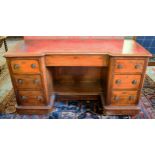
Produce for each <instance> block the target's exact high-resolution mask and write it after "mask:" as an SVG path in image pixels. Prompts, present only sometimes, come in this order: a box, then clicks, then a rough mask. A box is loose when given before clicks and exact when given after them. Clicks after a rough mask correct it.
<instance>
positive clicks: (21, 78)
mask: <svg viewBox="0 0 155 155" xmlns="http://www.w3.org/2000/svg"><path fill="white" fill-rule="evenodd" d="M13 78H14V80H15V84H16V87H17V88H18V89H42V82H41V77H40V75H14V76H13Z"/></svg>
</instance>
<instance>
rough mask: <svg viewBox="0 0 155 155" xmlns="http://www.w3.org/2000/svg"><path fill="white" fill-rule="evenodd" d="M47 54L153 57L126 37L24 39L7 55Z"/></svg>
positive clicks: (38, 55) (34, 55) (33, 55)
mask: <svg viewBox="0 0 155 155" xmlns="http://www.w3.org/2000/svg"><path fill="white" fill-rule="evenodd" d="M45 55H109V56H125V57H126V56H131V57H132V56H136V57H142V56H144V57H151V56H152V54H151V53H150V52H149V51H147V50H146V49H145V48H144V47H142V46H141V45H140V44H138V43H137V42H136V41H134V40H124V39H84V40H83V39H57V40H54V39H39V40H35V39H34V40H33V39H31V40H23V42H22V43H19V44H18V45H17V46H16V47H15V48H14V49H12V50H10V51H8V52H7V53H5V57H40V56H45Z"/></svg>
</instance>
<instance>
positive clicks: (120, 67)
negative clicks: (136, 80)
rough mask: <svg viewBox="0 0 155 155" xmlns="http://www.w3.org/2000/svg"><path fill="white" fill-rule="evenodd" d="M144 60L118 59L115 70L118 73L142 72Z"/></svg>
mask: <svg viewBox="0 0 155 155" xmlns="http://www.w3.org/2000/svg"><path fill="white" fill-rule="evenodd" d="M144 63H145V61H144V60H131V59H117V60H115V64H114V72H115V73H116V72H118V73H142V72H143V68H144Z"/></svg>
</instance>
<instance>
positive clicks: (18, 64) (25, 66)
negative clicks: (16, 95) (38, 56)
mask: <svg viewBox="0 0 155 155" xmlns="http://www.w3.org/2000/svg"><path fill="white" fill-rule="evenodd" d="M10 61H11V62H10V63H11V69H12V72H13V73H16V74H24V73H33V74H34V73H40V66H39V62H38V60H30V59H11V60H10Z"/></svg>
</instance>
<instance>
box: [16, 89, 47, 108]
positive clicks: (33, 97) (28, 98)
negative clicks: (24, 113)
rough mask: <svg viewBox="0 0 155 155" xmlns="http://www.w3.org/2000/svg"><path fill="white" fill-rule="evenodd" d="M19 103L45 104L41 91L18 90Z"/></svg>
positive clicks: (27, 104)
mask: <svg viewBox="0 0 155 155" xmlns="http://www.w3.org/2000/svg"><path fill="white" fill-rule="evenodd" d="M18 99H19V102H20V103H19V104H20V105H23V106H42V105H45V99H44V95H43V93H42V92H41V91H18Z"/></svg>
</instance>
